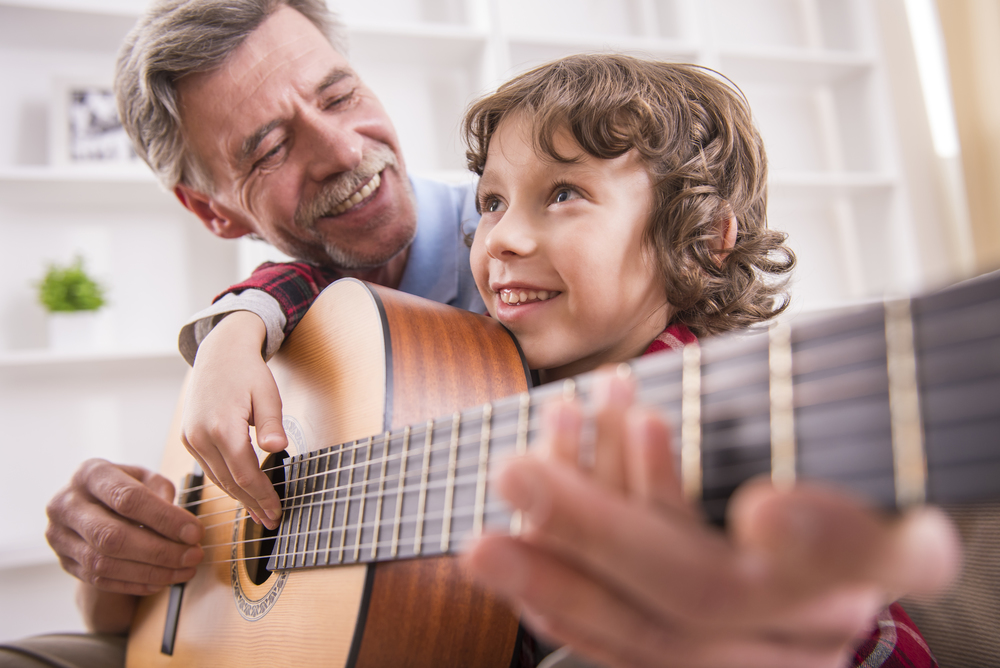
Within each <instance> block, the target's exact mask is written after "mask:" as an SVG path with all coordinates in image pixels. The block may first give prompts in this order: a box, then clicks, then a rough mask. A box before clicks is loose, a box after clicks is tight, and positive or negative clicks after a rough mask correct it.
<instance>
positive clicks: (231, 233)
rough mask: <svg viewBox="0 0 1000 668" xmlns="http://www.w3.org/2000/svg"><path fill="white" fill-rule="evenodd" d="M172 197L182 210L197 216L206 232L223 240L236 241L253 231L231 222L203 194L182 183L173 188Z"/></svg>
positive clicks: (228, 216)
mask: <svg viewBox="0 0 1000 668" xmlns="http://www.w3.org/2000/svg"><path fill="white" fill-rule="evenodd" d="M174 196H176V197H177V199H178V200H180V203H181V204H183V205H184V208H185V209H187V210H188V211H190V212H191V213H193V214H194V215H196V216H198V219H199V220H201V222H202V223H203V224H204V225H205V227H206V228H208V231H209V232H211V233H212V234H214V235H215V236H217V237H221V238H223V239H236V238H238V237H242V236H244V235H246V234H250V233H251V232H252V231H253V230H251V229H250V228H249V227H247V226H246V225H244V224H243V223H241V222H239V221H237V220H233V218H232V216H230V215H227V214H226V213H225V212H224V211H223V210H222V207H220V206H219V205H218V203H217V202H216V201H215V200H213V199H212V198H211V197H209V196H208V195H206V194H205V193H202V192H199V191H197V190H195V189H193V188H191V187H189V186H186V185H184V184H182V183H180V184H177V185H176V186H174Z"/></svg>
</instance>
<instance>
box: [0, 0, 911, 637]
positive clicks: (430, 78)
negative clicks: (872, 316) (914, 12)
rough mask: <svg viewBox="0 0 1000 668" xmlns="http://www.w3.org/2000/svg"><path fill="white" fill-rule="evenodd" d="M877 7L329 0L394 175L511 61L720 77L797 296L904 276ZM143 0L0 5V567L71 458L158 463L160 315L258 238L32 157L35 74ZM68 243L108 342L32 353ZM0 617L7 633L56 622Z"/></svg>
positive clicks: (45, 108) (172, 385) (40, 117)
mask: <svg viewBox="0 0 1000 668" xmlns="http://www.w3.org/2000/svg"><path fill="white" fill-rule="evenodd" d="M880 2H881V3H886V2H897V3H899V4H901V2H902V0H383V2H379V3H367V2H356V1H354V0H350V1H349V0H330V4H331V6H332V7H333V8H334V9H336V10H339V11H340V12H341V14H342V16H343V18H344V19H345V21H346V23H347V24H348V26H349V28H350V36H351V56H352V61H353V63H354V65H355V67H356V68H357V70H358V71H359V72H360V74H361V75H362V77H363V78H364V79H365V80H366V81H367V82H368V83H369V85H371V87H372V88H373V89H374V90H375V92H376V93H377V94H378V95H379V97H380V99H381V100H382V102H383V104H384V105H385V107H386V109H387V111H388V113H389V116H390V117H391V118H392V119H393V121H394V123H395V125H396V128H397V130H398V132H399V135H400V138H401V142H402V145H403V150H404V153H405V155H406V159H407V164H408V166H409V168H410V170H411V171H413V172H417V173H425V174H433V175H437V176H443V177H444V178H446V179H448V180H462V179H465V178H467V177H466V176H465V174H464V168H465V165H464V148H463V147H462V145H461V142H460V139H459V135H458V129H459V125H460V121H461V118H462V114H463V111H464V108H465V107H466V105H467V104H468V103H469V102H470V101H471V100H472V99H474V98H475V97H476V96H477V95H479V94H481V93H483V92H485V91H488V90H490V89H492V88H494V87H495V86H496V85H497V84H498V83H500V82H502V81H503V80H505V79H507V78H508V77H509V76H510V75H512V74H514V73H516V72H520V71H523V70H525V69H526V68H528V67H530V66H533V65H536V64H539V63H542V62H544V61H547V60H549V59H552V58H555V57H558V56H562V55H566V54H569V53H574V52H579V51H603V50H613V51H618V52H626V53H632V54H638V55H644V56H649V57H654V58H661V59H667V60H673V61H685V62H696V63H700V64H703V65H706V66H709V67H712V68H715V69H717V70H719V71H721V72H723V73H724V74H726V75H727V76H728V77H730V78H731V79H732V80H733V81H734V82H735V83H737V84H738V85H739V86H740V87H741V88H742V90H743V91H744V92H745V94H746V96H747V98H748V99H749V101H750V103H751V106H752V107H753V109H754V111H755V114H756V118H757V121H758V124H759V127H760V128H761V130H762V132H763V134H764V138H765V142H766V145H767V147H768V151H769V155H770V162H771V185H772V188H771V197H770V221H771V225H772V227H774V228H777V229H782V230H785V231H787V232H789V233H790V235H791V237H790V242H791V244H792V246H793V247H794V248H795V250H796V252H797V253H798V255H799V258H800V269H799V271H798V274H797V278H796V282H795V295H796V300H797V304H798V305H797V306H796V308H797V309H804V308H813V307H818V306H821V305H828V304H836V303H842V302H844V301H848V300H853V299H861V298H866V297H870V296H872V295H877V294H879V293H881V292H882V291H883V290H885V289H886V288H889V287H899V286H913V285H918V284H920V283H921V281H922V280H923V278H924V276H923V274H922V271H921V266H922V259H921V257H920V252H921V251H920V249H919V248H918V247H917V245H915V242H914V241H913V237H914V236H916V232H915V230H914V226H913V223H912V212H911V206H910V204H909V202H910V197H909V194H908V188H907V183H906V179H905V177H904V174H903V171H901V168H900V158H899V155H900V151H899V144H900V142H901V141H902V138H900V137H898V136H897V135H896V133H895V131H894V128H895V127H896V125H897V123H896V119H897V116H896V112H894V111H893V108H892V105H891V101H890V93H889V92H888V91H889V86H888V85H887V73H886V66H885V62H886V61H885V56H884V52H883V50H882V45H881V44H880V41H879V34H880V31H879V29H878V25H877V18H876V17H877V11H876V4H877V3H880ZM145 4H146V3H145V2H142V1H140V0H0V61H2V62H5V63H9V64H13V65H14V66H13V67H11V66H8V67H5V68H2V69H0V90H3V91H4V93H5V94H4V97H3V100H2V101H0V127H2V128H4V130H3V131H0V238H2V239H3V240H4V241H3V243H4V250H5V252H4V262H3V263H2V264H0V285H2V286H3V290H2V291H0V423H2V424H3V425H4V426H5V435H6V438H5V439H4V441H3V445H2V446H0V447H2V448H3V453H4V454H5V455H6V458H7V461H9V462H15V461H18V460H22V461H23V460H24V459H27V460H28V463H30V462H31V461H32V460H33V459H35V458H40V459H41V460H42V462H43V466H42V467H34V468H33V467H30V466H22V467H20V470H22V471H28V470H39V469H40V470H42V471H44V473H43V474H42V475H41V476H39V475H37V474H34V475H30V476H28V475H24V476H18V475H14V476H10V477H9V478H8V484H6V485H4V486H2V487H0V505H3V506H4V507H7V508H17V509H19V512H17V513H12V514H9V516H11V515H12V516H13V517H12V519H11V520H10V521H8V523H7V524H6V525H5V528H4V535H5V539H4V541H3V544H2V546H0V580H4V578H14V577H16V573H15V571H16V569H19V568H20V569H29V570H30V569H35V570H34V571H32V572H36V571H37V572H44V573H50V572H51V570H52V568H54V557H53V556H52V555H51V552H49V551H48V550H47V549H46V547H45V545H44V541H43V538H42V532H43V530H44V526H45V517H44V512H43V508H44V504H45V502H46V501H47V500H48V499H49V498H50V497H51V496H52V495H53V494H54V493H55V492H56V490H57V489H58V488H59V487H60V486H61V485H63V484H65V482H66V481H67V480H68V479H69V477H70V475H71V473H72V471H73V470H75V468H76V467H77V466H78V464H79V462H81V461H82V460H83V459H85V458H87V457H90V456H103V457H107V458H109V459H114V460H119V461H128V462H135V463H140V464H143V465H145V466H148V467H152V468H155V467H156V465H157V461H158V458H159V453H160V448H161V446H162V443H163V440H164V437H165V434H166V431H167V426H168V422H169V420H170V417H171V415H172V411H173V407H174V404H175V402H176V399H177V393H178V389H179V387H180V383H181V380H182V377H183V375H184V373H185V369H186V365H185V364H184V363H183V362H182V361H180V359H179V357H178V356H177V355H176V353H175V352H174V350H175V337H176V334H177V331H178V329H179V327H180V325H181V323H182V322H183V321H184V320H185V319H186V318H187V317H188V316H189V315H190V314H191V313H193V312H194V311H196V310H198V309H199V308H201V307H203V306H204V305H207V304H208V303H209V302H210V300H211V298H212V296H214V295H215V294H216V293H217V292H219V291H220V290H222V289H223V288H224V287H226V286H227V285H228V284H230V283H232V282H233V281H235V280H237V279H238V278H240V277H241V272H242V271H245V268H243V266H244V265H245V264H246V263H247V262H248V258H250V257H251V256H254V255H257V254H259V250H252V251H247V250H244V251H241V250H240V244H234V243H231V242H225V241H220V240H218V239H215V238H214V237H212V236H211V235H210V234H209V233H208V232H206V231H205V230H204V229H202V227H201V224H200V223H199V222H198V221H197V220H196V219H195V218H194V217H193V216H191V215H190V214H188V213H187V212H185V211H184V210H183V209H182V208H181V207H180V205H179V204H178V203H177V202H176V201H174V198H173V196H172V195H170V194H168V193H165V192H163V191H162V190H161V189H160V187H159V186H158V185H157V184H156V183H155V181H154V179H153V178H152V177H151V175H150V174H149V173H148V172H147V171H146V170H145V168H135V169H131V168H129V169H122V168H118V169H95V168H67V167H58V168H57V167H54V166H51V165H49V164H48V153H49V151H48V141H49V139H48V137H49V128H48V124H49V121H50V98H51V87H52V82H53V80H55V79H57V78H67V77H74V78H80V77H87V78H92V79H93V78H97V77H102V78H106V79H110V76H111V71H112V68H113V63H114V58H115V54H116V52H117V49H118V45H119V44H120V43H121V41H122V38H123V37H124V35H125V34H126V32H127V31H128V30H129V28H130V27H131V25H132V24H133V22H134V20H135V18H136V16H137V14H138V12H140V11H141V10H142V9H143V7H144V6H145ZM897 111H900V110H897ZM901 111H902V112H909V110H907V109H903V110H901ZM919 113H922V112H919ZM910 125H912V124H910ZM917 125H919V123H918V124H917ZM246 248H251V247H250V246H247V247H246ZM75 254H82V255H83V256H84V257H85V259H86V261H87V263H88V267H89V268H90V269H91V270H92V272H93V273H95V274H96V275H97V276H98V277H99V278H100V279H101V280H102V281H104V282H105V283H106V285H107V286H108V288H109V297H110V301H111V306H110V308H109V317H111V318H112V320H113V322H114V325H115V332H116V337H117V338H116V340H115V341H114V348H113V352H95V353H93V354H86V355H57V354H55V353H52V352H49V351H48V350H46V336H45V316H44V313H43V312H42V310H41V307H40V306H37V305H36V304H35V298H34V288H33V285H32V284H33V282H34V281H37V280H38V279H39V278H40V277H41V274H42V272H43V271H44V267H45V265H46V263H48V262H51V261H61V262H64V261H67V260H69V259H70V258H72V257H73V256H74V255H75ZM241 254H242V257H241ZM5 569H6V570H5ZM11 569H15V570H11ZM39 569H41V570H39ZM46 569H48V570H46ZM70 585H71V582H70V581H69V580H66V582H65V586H67V587H68V586H70ZM5 608H6V609H10V610H13V609H16V608H17V606H10V605H8V606H5ZM4 621H5V624H3V625H2V627H3V628H4V631H3V632H2V633H3V634H5V635H6V637H14V636H19V635H23V634H25V633H28V632H40V631H44V630H55V629H54V628H53V627H48V626H44V623H45V622H44V621H43V622H41V623H39V624H35V625H34V626H32V623H33V622H30V621H25V620H23V619H4ZM2 639H3V637H0V640H2Z"/></svg>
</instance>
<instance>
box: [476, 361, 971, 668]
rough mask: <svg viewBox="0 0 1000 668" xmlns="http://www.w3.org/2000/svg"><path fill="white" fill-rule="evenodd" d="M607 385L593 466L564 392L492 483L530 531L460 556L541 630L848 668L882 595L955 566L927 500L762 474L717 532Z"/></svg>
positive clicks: (622, 659)
mask: <svg viewBox="0 0 1000 668" xmlns="http://www.w3.org/2000/svg"><path fill="white" fill-rule="evenodd" d="M615 382H617V381H615ZM608 396H610V397H611V398H610V399H608V400H607V402H606V404H605V409H604V410H603V411H602V412H601V413H599V415H598V418H597V437H596V457H595V465H594V467H593V469H591V470H587V471H584V470H581V469H580V467H579V466H578V465H577V461H578V460H577V457H576V455H577V453H578V450H579V442H580V424H581V417H580V413H579V410H578V409H576V408H575V407H573V406H570V405H561V406H559V407H558V408H557V409H556V410H555V411H554V412H553V415H552V416H550V419H549V433H550V436H549V438H548V440H547V443H548V450H549V455H548V456H547V457H538V456H531V457H526V458H523V459H520V460H516V461H514V462H512V463H511V464H510V465H508V466H507V468H506V469H505V470H504V471H503V473H502V474H501V475H500V476H499V478H498V481H497V482H498V489H499V491H500V493H501V494H502V495H503V496H504V497H505V498H506V499H507V500H508V501H509V502H510V503H511V505H512V506H513V507H514V508H516V509H518V510H521V511H522V512H523V513H524V515H523V518H524V521H525V526H526V527H527V529H526V530H525V531H524V533H523V534H522V536H520V537H518V538H511V537H505V536H489V537H486V538H484V539H482V540H480V541H479V542H478V543H477V544H475V545H474V546H473V547H472V549H471V550H470V552H469V553H468V555H467V556H466V562H467V563H468V564H469V566H470V568H471V570H472V572H473V574H475V575H476V576H477V577H478V578H479V579H480V580H481V581H482V582H483V583H484V584H486V585H488V586H490V587H491V588H493V589H495V590H496V591H498V592H499V593H501V594H502V595H504V596H505V597H507V598H508V599H509V600H510V601H511V602H512V603H513V604H514V605H515V606H516V607H518V608H519V609H520V610H521V611H522V613H523V618H524V619H525V620H526V622H527V623H528V625H529V626H531V627H532V628H533V629H535V630H536V631H537V632H539V633H540V634H542V635H543V636H548V637H549V638H551V639H552V640H555V641H557V642H559V643H565V644H569V645H571V646H572V647H573V648H574V650H575V651H577V652H579V653H582V654H584V655H586V656H587V657H589V658H591V659H594V660H597V661H600V662H602V663H604V664H607V665H609V666H661V665H682V666H714V667H725V666H739V667H741V668H748V667H752V666H768V667H775V666H786V665H787V666H797V667H802V666H830V667H837V668H843V666H846V665H848V664H849V661H850V657H851V656H852V652H853V649H854V647H855V645H856V644H857V643H858V642H859V641H860V640H861V639H863V638H864V637H865V634H866V633H867V632H869V631H870V629H871V628H872V625H873V622H874V618H875V616H876V614H877V613H878V612H879V611H880V610H882V609H883V608H884V607H885V606H886V605H887V604H888V603H889V602H891V601H892V600H894V599H895V598H896V597H898V596H900V595H902V594H905V593H927V592H932V591H937V590H939V589H940V588H942V587H943V586H944V585H945V584H947V583H948V582H949V581H950V580H951V578H952V577H953V576H954V574H955V572H956V570H957V567H958V561H959V557H958V551H959V550H958V541H957V537H956V535H955V532H954V529H953V527H952V526H951V525H950V523H949V522H948V521H947V520H946V519H945V518H944V516H943V514H942V513H940V512H939V511H937V510H934V509H920V510H915V511H912V512H910V513H907V514H905V515H903V516H902V517H899V518H893V517H888V516H885V515H883V514H882V513H880V512H877V511H874V510H871V509H869V508H867V507H865V506H864V505H863V504H861V503H860V502H858V501H857V500H855V499H853V498H851V497H849V496H847V495H845V494H843V493H841V492H838V491H835V490H833V489H830V488H825V487H819V486H815V485H808V484H803V485H800V486H798V487H796V488H795V489H794V490H791V491H787V492H779V491H776V490H775V489H774V488H773V487H771V485H770V483H769V482H766V481H764V482H761V481H757V482H752V483H750V484H748V485H745V486H744V487H743V488H742V489H741V490H740V491H739V492H738V493H737V495H736V496H735V497H734V498H733V499H732V501H731V503H730V507H729V518H728V523H727V532H726V533H725V534H723V533H722V532H720V531H718V530H717V529H714V528H712V527H709V526H707V525H706V524H705V523H704V522H702V521H701V519H700V518H699V517H698V515H697V513H696V512H695V511H693V509H691V508H690V507H689V506H688V505H687V504H686V503H685V502H684V501H683V499H682V495H681V492H680V489H679V486H678V484H677V480H676V475H675V472H674V470H673V468H674V466H673V457H672V455H671V453H670V447H669V446H670V443H669V433H670V432H669V430H668V428H667V425H666V424H665V423H664V422H663V420H662V419H661V418H660V417H658V416H656V415H655V414H652V413H649V412H642V411H637V410H634V409H631V408H630V406H631V401H632V400H631V395H630V393H629V390H628V389H627V388H626V389H622V388H621V387H619V388H618V389H613V390H612V391H610V392H609V393H608Z"/></svg>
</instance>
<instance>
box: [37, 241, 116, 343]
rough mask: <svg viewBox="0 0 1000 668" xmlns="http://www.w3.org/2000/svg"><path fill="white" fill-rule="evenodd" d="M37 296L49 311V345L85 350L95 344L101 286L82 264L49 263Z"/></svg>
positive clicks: (101, 298)
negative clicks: (61, 264)
mask: <svg viewBox="0 0 1000 668" xmlns="http://www.w3.org/2000/svg"><path fill="white" fill-rule="evenodd" d="M38 300H39V301H40V302H41V303H42V305H43V306H44V307H45V308H46V309H47V310H48V312H49V346H50V347H51V348H54V349H56V350H86V349H89V348H94V347H95V346H96V345H97V334H98V332H97V311H98V309H100V308H101V307H102V306H104V304H105V298H104V288H103V287H102V286H101V285H100V284H99V283H97V281H95V280H94V279H92V278H91V277H90V276H89V275H87V272H86V271H85V270H84V268H83V258H81V257H77V258H76V259H74V260H73V262H72V264H69V265H66V266H60V265H56V264H50V265H49V267H48V270H47V271H46V272H45V277H44V278H43V279H42V280H41V282H40V283H39V284H38Z"/></svg>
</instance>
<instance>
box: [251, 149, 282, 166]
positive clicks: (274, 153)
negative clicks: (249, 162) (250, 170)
mask: <svg viewBox="0 0 1000 668" xmlns="http://www.w3.org/2000/svg"><path fill="white" fill-rule="evenodd" d="M283 146H284V144H278V145H277V146H275V147H274V148H272V149H271V150H270V151H268V152H267V153H265V154H264V155H262V156H261V157H260V159H259V160H257V162H255V163H254V164H253V167H254V169H258V168H260V167H267V166H268V164H270V163H271V162H273V161H274V159H275V158H276V157H278V154H279V153H280V152H281V149H282V147H283Z"/></svg>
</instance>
